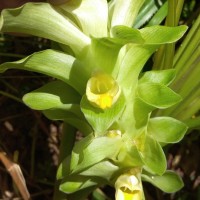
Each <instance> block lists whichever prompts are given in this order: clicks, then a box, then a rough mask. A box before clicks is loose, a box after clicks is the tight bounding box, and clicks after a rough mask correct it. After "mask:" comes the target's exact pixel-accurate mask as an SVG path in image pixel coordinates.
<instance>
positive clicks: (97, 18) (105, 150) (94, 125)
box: [0, 0, 187, 199]
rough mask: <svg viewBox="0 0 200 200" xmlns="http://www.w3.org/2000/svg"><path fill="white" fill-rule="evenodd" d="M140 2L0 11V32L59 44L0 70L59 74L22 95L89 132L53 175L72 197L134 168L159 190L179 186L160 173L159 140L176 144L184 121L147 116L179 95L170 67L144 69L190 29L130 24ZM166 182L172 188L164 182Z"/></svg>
mask: <svg viewBox="0 0 200 200" xmlns="http://www.w3.org/2000/svg"><path fill="white" fill-rule="evenodd" d="M143 2H144V1H143V0H137V1H136V0H127V1H126V3H124V1H122V0H112V1H110V2H109V3H107V1H105V0H95V1H94V0H80V1H72V0H71V1H68V2H66V3H65V4H62V5H59V6H53V5H50V4H49V3H27V4H25V5H24V6H22V7H20V8H17V9H8V10H4V11H3V12H2V14H1V21H0V28H1V31H2V32H21V33H27V34H32V35H36V36H40V37H44V38H48V39H50V40H53V41H55V42H57V43H58V45H59V46H60V48H61V49H63V51H58V50H50V49H49V50H45V51H41V52H38V53H34V54H33V55H30V56H28V57H26V58H23V59H22V60H19V61H16V62H10V63H4V64H2V65H1V66H0V72H4V71H5V70H7V69H11V68H17V69H22V70H28V71H34V72H39V73H43V74H46V75H48V76H51V77H54V78H56V79H57V80H56V81H52V82H51V83H48V84H46V85H44V86H42V87H41V88H39V89H37V90H35V91H32V92H30V93H28V94H26V95H25V96H24V97H23V101H24V103H25V104H26V105H28V106H29V107H31V108H33V109H36V110H41V111H42V112H43V113H44V114H45V115H46V116H47V117H48V118H50V119H53V120H63V121H65V122H67V123H68V124H70V125H71V126H74V127H76V128H77V129H78V130H80V131H81V132H82V133H83V134H84V135H85V136H86V137H85V138H83V139H82V140H80V141H78V142H76V144H75V145H74V148H73V150H72V152H71V155H70V156H68V157H67V158H65V159H64V160H63V161H62V162H61V164H60V167H59V169H58V174H57V178H58V179H62V181H61V185H60V190H61V191H62V192H64V193H66V194H71V193H73V192H76V193H75V196H74V198H75V197H77V196H78V197H79V198H80V199H81V196H82V198H83V197H84V195H87V194H88V193H89V192H91V190H92V189H94V188H95V187H98V186H100V185H102V184H111V185H113V186H114V185H115V181H116V180H117V177H118V176H120V174H123V173H125V174H126V172H127V170H130V169H133V170H134V169H135V168H139V169H140V170H139V171H140V172H141V171H142V169H145V170H146V171H145V173H144V174H143V175H142V178H143V179H144V180H145V181H148V182H150V183H152V184H153V185H155V186H157V187H159V188H160V189H162V190H163V191H166V192H174V191H176V190H177V189H179V188H181V186H182V182H181V181H180V179H179V177H178V176H177V175H174V174H173V173H172V172H165V171H166V158H165V155H164V152H163V150H162V147H161V144H162V145H163V144H164V143H175V142H178V141H179V140H181V139H182V138H183V136H184V134H185V132H186V130H187V127H186V126H185V125H184V124H183V123H182V122H180V121H178V120H175V119H173V118H169V117H156V118H151V112H152V111H153V110H155V109H157V108H160V109H164V108H168V107H170V106H172V105H174V104H176V103H178V102H179V101H181V97H180V96H179V95H178V94H176V93H175V92H174V91H172V90H171V89H170V88H169V87H168V85H169V84H170V83H171V82H172V81H173V79H174V77H175V70H163V71H149V72H144V73H142V72H141V71H142V68H143V67H144V65H145V63H146V62H147V60H148V59H149V57H150V56H151V55H152V54H153V53H154V52H155V51H156V50H157V49H158V47H160V45H162V44H167V43H173V42H176V41H177V40H178V39H179V38H181V37H182V35H183V34H184V33H185V31H186V30H187V27H186V26H178V27H166V26H158V25H156V26H150V27H146V28H142V29H135V28H132V26H133V24H134V22H135V18H136V16H137V14H138V12H139V10H140V8H141V6H142V5H143ZM69 48H70V49H71V50H70V51H68V49H69ZM96 74H103V75H101V76H97V75H96ZM102 77H103V78H102ZM102 80H103V81H102ZM108 133H111V134H108ZM113 133H120V134H119V135H118V134H113ZM66 137H67V135H66ZM160 143H161V144H160ZM151 174H153V175H151ZM122 177H123V175H122ZM152 177H153V178H152ZM127 179H128V180H129V177H127ZM166 181H170V182H171V183H170V184H171V185H174V187H170V186H166ZM120 184H121V185H123V183H121V182H120ZM133 185H134V184H133ZM127 188H129V186H127ZM82 189H86V190H82ZM140 190H141V191H142V187H140ZM133 191H134V189H133ZM81 194H82V195H81ZM71 195H72V194H71ZM76 195H77V196H76ZM131 195H133V194H131ZM142 196H143V195H138V198H140V199H142V198H143V197H142ZM72 197H73V195H72V196H69V199H71V198H72Z"/></svg>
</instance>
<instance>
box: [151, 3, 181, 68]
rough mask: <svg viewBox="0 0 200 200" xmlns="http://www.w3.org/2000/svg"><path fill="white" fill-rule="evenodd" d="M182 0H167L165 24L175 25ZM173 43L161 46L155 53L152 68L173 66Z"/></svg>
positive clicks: (179, 13)
mask: <svg viewBox="0 0 200 200" xmlns="http://www.w3.org/2000/svg"><path fill="white" fill-rule="evenodd" d="M183 3H184V0H168V15H167V18H166V22H165V24H166V26H172V27H174V26H177V25H178V22H179V18H180V15H181V11H182V8H183ZM174 52H175V43H172V44H166V45H164V46H162V47H161V48H160V49H159V50H158V52H157V53H156V54H155V62H154V66H153V69H169V68H172V67H173V60H174Z"/></svg>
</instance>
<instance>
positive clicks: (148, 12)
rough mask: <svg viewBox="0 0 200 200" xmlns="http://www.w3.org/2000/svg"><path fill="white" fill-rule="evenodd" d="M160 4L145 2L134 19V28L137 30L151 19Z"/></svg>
mask: <svg viewBox="0 0 200 200" xmlns="http://www.w3.org/2000/svg"><path fill="white" fill-rule="evenodd" d="M161 3H162V2H161V1H159V2H157V1H154V0H145V2H144V4H143V5H142V7H141V9H140V12H139V13H138V15H137V17H136V20H135V23H134V27H135V28H139V27H141V26H142V25H144V24H145V23H146V22H148V21H149V19H151V18H152V16H153V14H154V13H155V12H156V11H157V10H158V9H159V7H160V4H161Z"/></svg>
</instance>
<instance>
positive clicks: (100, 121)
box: [81, 95, 125, 135]
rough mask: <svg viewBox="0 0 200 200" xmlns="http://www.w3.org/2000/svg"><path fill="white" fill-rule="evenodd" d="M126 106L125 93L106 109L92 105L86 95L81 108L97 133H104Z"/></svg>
mask: <svg viewBox="0 0 200 200" xmlns="http://www.w3.org/2000/svg"><path fill="white" fill-rule="evenodd" d="M124 106H125V99H124V96H123V95H121V96H120V97H119V99H118V100H117V102H116V103H115V104H114V105H113V106H112V107H111V108H108V109H105V110H102V109H100V108H97V107H94V106H93V105H91V104H90V102H89V101H88V100H87V97H86V96H85V95H84V96H83V98H82V100H81V110H82V112H83V114H84V115H85V118H86V119H87V121H88V123H89V124H90V125H91V126H92V128H93V129H94V130H95V132H96V134H97V135H102V133H104V132H105V131H106V130H107V129H108V128H109V127H110V126H111V125H112V124H113V123H114V122H115V121H116V120H117V119H118V118H119V117H120V115H121V113H122V111H123V109H124Z"/></svg>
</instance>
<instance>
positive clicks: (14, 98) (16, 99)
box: [0, 90, 23, 103]
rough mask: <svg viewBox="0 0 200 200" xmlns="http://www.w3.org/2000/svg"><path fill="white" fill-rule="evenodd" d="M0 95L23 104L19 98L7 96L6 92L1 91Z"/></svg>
mask: <svg viewBox="0 0 200 200" xmlns="http://www.w3.org/2000/svg"><path fill="white" fill-rule="evenodd" d="M0 94H1V95H3V96H6V97H9V98H11V99H13V100H15V101H18V102H20V103H23V101H22V100H21V99H20V98H18V97H16V96H14V95H12V94H9V93H7V92H4V91H1V90H0Z"/></svg>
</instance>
